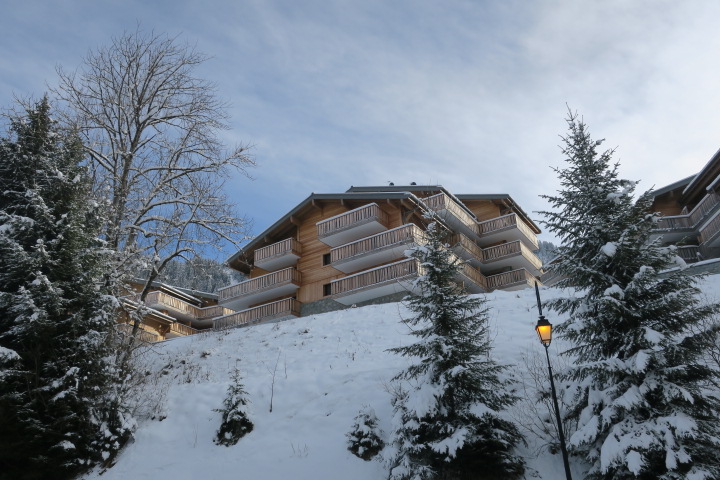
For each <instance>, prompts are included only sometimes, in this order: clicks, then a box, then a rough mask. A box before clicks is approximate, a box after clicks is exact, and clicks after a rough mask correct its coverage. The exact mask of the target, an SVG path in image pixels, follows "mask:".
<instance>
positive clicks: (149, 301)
mask: <svg viewBox="0 0 720 480" xmlns="http://www.w3.org/2000/svg"><path fill="white" fill-rule="evenodd" d="M138 299H139V295H135V296H133V300H134V301H137V300H138ZM145 305H147V306H148V307H150V308H153V309H155V310H160V311H165V312H167V314H168V315H170V316H171V317H173V318H175V319H180V320H185V321H188V322H192V323H193V324H194V325H195V326H201V327H202V326H209V323H208V324H207V325H201V324H199V323H202V321H203V320H208V319H210V318H212V317H219V316H221V315H225V314H228V313H231V312H232V310H230V309H227V308H225V307H222V306H220V305H213V306H211V307H204V308H200V307H198V306H195V305H193V304H191V303H188V302H186V301H184V300H180V299H179V298H176V297H173V296H172V295H169V294H167V293H164V292H160V291H154V292H150V293H148V294H147V296H146V297H145Z"/></svg>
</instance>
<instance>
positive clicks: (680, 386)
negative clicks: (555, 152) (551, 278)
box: [542, 113, 720, 480]
mask: <svg viewBox="0 0 720 480" xmlns="http://www.w3.org/2000/svg"><path fill="white" fill-rule="evenodd" d="M567 122H568V126H569V133H568V135H567V136H566V137H563V140H564V147H563V150H562V151H563V154H564V155H565V156H566V162H567V166H566V168H564V169H557V170H556V171H557V173H558V175H559V177H560V182H561V185H562V189H561V190H560V191H559V192H558V194H557V195H556V196H547V197H545V198H547V199H548V200H549V201H550V203H551V205H552V206H553V207H554V208H555V210H554V211H552V212H542V213H543V214H544V215H545V217H546V219H547V220H546V221H545V222H544V223H545V225H546V226H547V227H548V228H549V230H551V231H552V232H554V233H555V234H557V235H558V237H559V238H560V239H561V241H562V245H563V246H561V247H559V253H560V261H559V262H558V263H557V264H555V265H553V267H552V268H553V269H554V270H555V271H556V273H559V274H560V275H562V276H564V279H563V280H562V282H561V284H560V285H561V286H565V287H575V288H576V289H577V290H578V293H577V294H575V295H574V296H571V297H568V298H560V299H557V300H555V301H553V302H550V306H551V307H552V308H554V309H555V310H557V311H559V312H567V313H568V314H569V320H568V321H566V322H565V323H563V324H561V325H559V326H558V328H557V330H558V332H559V333H560V334H561V335H563V336H564V337H565V338H566V339H567V340H569V341H570V342H571V343H572V345H573V346H572V347H571V348H570V349H569V351H568V352H566V353H567V354H569V355H571V356H572V358H573V359H574V362H572V365H571V366H570V368H569V370H568V372H567V373H566V375H565V377H564V379H565V380H566V381H569V382H571V383H572V384H574V388H575V390H574V393H575V397H574V398H573V400H572V403H571V406H570V411H569V412H567V415H568V417H569V418H571V419H574V420H576V421H577V422H578V430H577V431H576V432H575V433H574V434H573V435H572V436H571V438H570V439H569V448H570V450H571V452H572V453H574V454H576V455H581V456H582V457H584V458H585V459H586V460H587V461H588V462H590V464H591V469H590V471H589V474H588V476H587V477H586V478H588V479H603V480H611V479H634V480H636V479H640V480H642V479H648V480H649V479H705V478H707V479H711V478H712V479H716V478H720V462H719V461H718V456H717V452H718V451H720V428H719V426H718V425H719V424H718V421H717V419H718V418H719V416H720V415H719V414H720V403H718V398H717V394H718V392H717V391H710V390H707V389H706V388H705V386H706V385H708V384H709V383H708V382H709V381H710V380H712V379H713V378H714V377H715V376H716V375H717V372H713V371H712V370H711V369H710V368H708V367H707V366H706V365H704V364H703V363H702V362H701V361H700V356H701V354H702V352H701V348H700V345H702V342H703V341H704V339H705V338H706V336H707V335H708V333H710V332H708V330H707V328H706V327H705V328H700V327H701V326H702V325H709V323H708V322H707V321H708V319H710V318H711V316H712V315H713V313H714V312H716V311H717V310H718V306H717V305H708V304H703V303H702V302H701V301H700V300H699V298H698V295H699V291H698V289H697V288H696V286H695V284H696V282H697V278H695V277H691V276H689V275H687V274H686V273H685V271H684V270H683V269H677V270H676V271H673V272H665V273H663V274H662V275H661V274H660V272H662V271H664V270H667V269H668V268H670V267H673V266H677V265H678V264H682V260H680V259H679V258H677V257H676V255H675V249H674V247H661V246H659V245H658V243H657V242H649V240H648V239H649V233H650V231H651V229H652V228H653V226H654V224H655V222H656V220H657V216H656V215H655V214H651V213H649V212H650V204H651V197H650V195H649V194H648V193H645V194H643V195H640V197H639V198H638V200H637V201H634V200H633V197H632V194H633V191H634V188H635V186H636V182H631V181H627V180H622V179H620V178H618V165H617V163H614V164H613V163H612V154H613V151H612V150H608V151H604V152H602V153H598V151H597V148H598V147H599V146H600V144H601V141H593V140H592V139H591V137H590V134H589V132H588V129H587V127H586V125H585V124H584V123H583V122H582V121H581V120H578V118H577V116H576V115H575V114H572V113H571V114H570V115H569V117H568V119H567ZM712 328H717V327H712Z"/></svg>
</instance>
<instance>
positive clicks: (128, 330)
mask: <svg viewBox="0 0 720 480" xmlns="http://www.w3.org/2000/svg"><path fill="white" fill-rule="evenodd" d="M117 329H118V330H119V331H120V332H122V335H125V336H128V337H129V336H130V335H132V331H133V326H132V325H131V324H129V323H119V324H118V325H117ZM135 339H136V340H139V341H141V342H143V343H154V342H159V341H161V340H162V339H163V338H162V337H161V336H160V335H157V334H155V333H153V332H151V331H149V330H145V329H143V328H139V329H138V330H137V332H135Z"/></svg>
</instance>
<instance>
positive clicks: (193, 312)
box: [145, 291, 200, 317]
mask: <svg viewBox="0 0 720 480" xmlns="http://www.w3.org/2000/svg"><path fill="white" fill-rule="evenodd" d="M145 303H146V304H149V305H162V306H164V307H168V308H171V309H173V310H175V311H178V312H181V313H185V314H187V315H190V316H192V317H197V316H198V314H199V313H200V308H199V307H196V306H195V305H192V304H190V303H187V302H186V301H184V300H180V299H179V298H175V297H173V296H172V295H168V294H167V293H164V292H159V291H155V292H150V293H148V294H147V296H146V297H145Z"/></svg>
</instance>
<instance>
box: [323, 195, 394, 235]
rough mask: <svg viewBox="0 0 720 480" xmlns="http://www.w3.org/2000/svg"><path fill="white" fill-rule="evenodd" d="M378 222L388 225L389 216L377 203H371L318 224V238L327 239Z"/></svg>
mask: <svg viewBox="0 0 720 480" xmlns="http://www.w3.org/2000/svg"><path fill="white" fill-rule="evenodd" d="M373 220H375V221H377V222H378V223H381V224H383V225H387V224H388V215H387V213H385V212H383V211H382V209H381V208H380V207H379V206H378V204H377V203H370V204H368V205H364V206H362V207H360V208H356V209H354V210H350V211H349V212H345V213H342V214H340V215H336V216H334V217H331V218H328V219H325V220H322V221H320V222H318V223H317V224H316V225H317V231H318V237H319V238H322V237H326V236H328V235H331V234H333V233H336V232H340V231H342V230H346V229H348V228H350V227H353V226H355V225H362V224H364V223H368V222H371V221H373Z"/></svg>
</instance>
